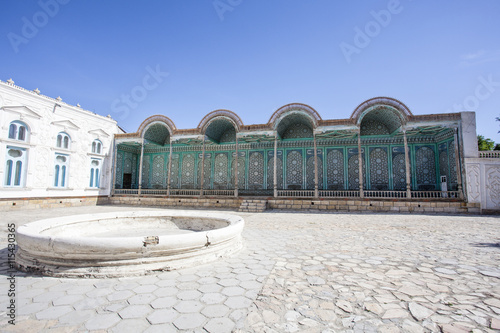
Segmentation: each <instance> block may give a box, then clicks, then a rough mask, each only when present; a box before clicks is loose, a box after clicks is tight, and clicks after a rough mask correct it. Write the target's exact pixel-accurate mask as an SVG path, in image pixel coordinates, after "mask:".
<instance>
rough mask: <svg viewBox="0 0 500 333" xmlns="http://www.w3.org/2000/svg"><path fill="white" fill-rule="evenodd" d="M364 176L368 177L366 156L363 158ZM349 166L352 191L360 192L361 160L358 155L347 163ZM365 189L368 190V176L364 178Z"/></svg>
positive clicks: (350, 158) (349, 180)
mask: <svg viewBox="0 0 500 333" xmlns="http://www.w3.org/2000/svg"><path fill="white" fill-rule="evenodd" d="M362 161H363V162H362V163H363V175H366V165H365V164H366V163H365V159H364V156H363V158H362ZM347 165H348V171H347V172H348V182H349V183H348V184H349V189H350V190H359V160H358V155H357V154H356V155H352V156H351V157H349V160H348V162H347ZM363 180H364V181H363V189H366V176H364V177H363Z"/></svg>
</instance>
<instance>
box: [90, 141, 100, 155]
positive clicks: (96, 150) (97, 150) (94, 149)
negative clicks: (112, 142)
mask: <svg viewBox="0 0 500 333" xmlns="http://www.w3.org/2000/svg"><path fill="white" fill-rule="evenodd" d="M101 151H102V142H101V141H100V140H97V139H95V140H94V142H92V153H94V154H101Z"/></svg>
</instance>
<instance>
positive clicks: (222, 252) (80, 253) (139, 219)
mask: <svg viewBox="0 0 500 333" xmlns="http://www.w3.org/2000/svg"><path fill="white" fill-rule="evenodd" d="M243 227H244V221H243V218H241V217H239V216H235V215H230V214H219V213H205V212H191V211H174V210H162V211H129V212H118V213H102V214H85V215H73V216H65V217H57V218H51V219H45V220H39V221H36V222H31V223H27V224H25V225H22V226H20V227H18V228H17V238H16V240H17V244H18V251H17V253H16V266H17V268H18V269H20V270H22V271H27V272H35V273H40V274H43V275H48V276H60V277H120V276H134V275H145V274H151V273H154V272H159V271H169V270H172V269H179V268H184V267H190V266H193V265H199V264H204V263H208V262H211V261H214V260H217V259H218V258H220V257H225V256H229V255H231V254H233V253H235V252H236V251H238V250H240V249H241V248H242V244H243V243H242V237H241V232H242V230H243Z"/></svg>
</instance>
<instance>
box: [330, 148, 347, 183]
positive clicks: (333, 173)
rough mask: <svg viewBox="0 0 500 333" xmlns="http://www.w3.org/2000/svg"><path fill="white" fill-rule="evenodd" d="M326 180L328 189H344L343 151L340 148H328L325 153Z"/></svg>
mask: <svg viewBox="0 0 500 333" xmlns="http://www.w3.org/2000/svg"><path fill="white" fill-rule="evenodd" d="M326 170H327V172H326V182H327V189H329V190H343V189H344V153H343V150H342V149H331V150H328V153H327V155H326Z"/></svg>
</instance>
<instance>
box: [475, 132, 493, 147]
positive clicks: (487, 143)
mask: <svg viewBox="0 0 500 333" xmlns="http://www.w3.org/2000/svg"><path fill="white" fill-rule="evenodd" d="M494 147H495V142H494V141H493V140H491V139H485V138H484V136H482V135H478V136H477V148H478V149H479V150H480V151H484V150H493V148H494Z"/></svg>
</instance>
